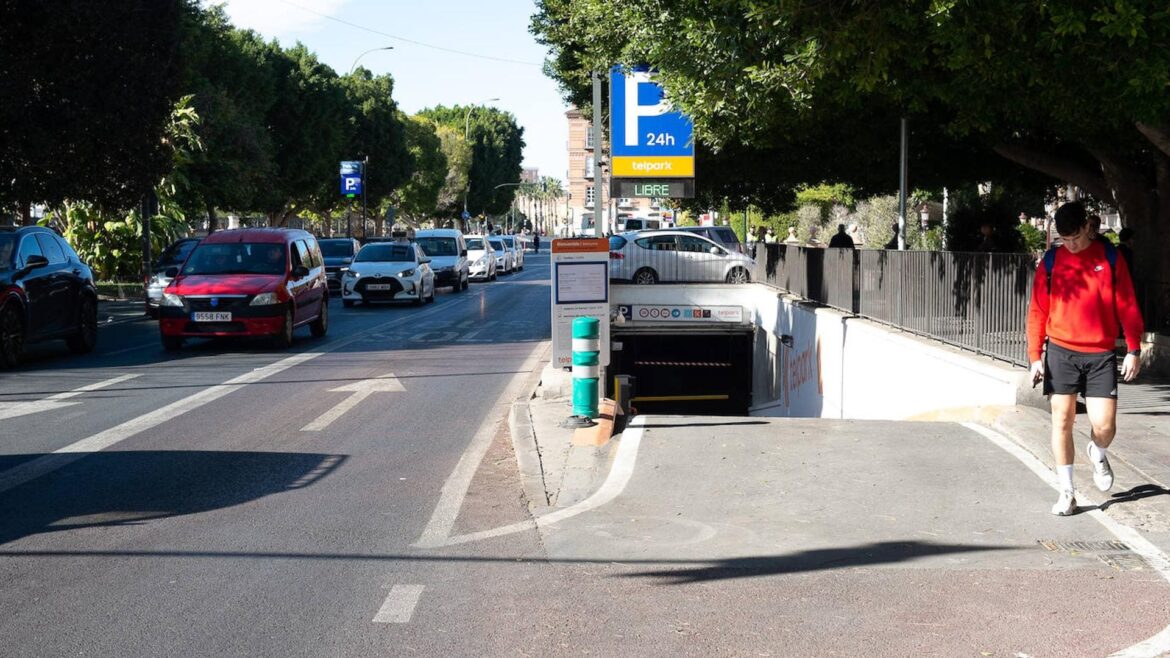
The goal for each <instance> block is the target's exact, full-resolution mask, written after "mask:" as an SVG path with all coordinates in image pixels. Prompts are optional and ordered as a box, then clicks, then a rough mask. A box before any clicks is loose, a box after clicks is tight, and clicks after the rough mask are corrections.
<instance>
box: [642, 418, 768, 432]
mask: <svg viewBox="0 0 1170 658" xmlns="http://www.w3.org/2000/svg"><path fill="white" fill-rule="evenodd" d="M767 424H768V421H766V420H732V421H727V422H726V423H686V422H682V423H658V422H650V423H646V424H645V425H642V427H643V428H644V429H648V430H656V429H666V428H668V427H731V426H734V425H767Z"/></svg>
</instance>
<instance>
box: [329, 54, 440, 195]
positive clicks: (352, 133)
mask: <svg viewBox="0 0 1170 658" xmlns="http://www.w3.org/2000/svg"><path fill="white" fill-rule="evenodd" d="M341 84H342V87H343V88H344V89H345V100H346V111H347V112H348V115H349V118H348V121H347V124H348V126H349V132H348V134H347V135H345V140H346V146H345V147H343V148H344V153H346V154H347V155H346V158H345V159H353V160H361V159H363V158H365V157H367V156H368V157H369V159H370V161H369V165H368V167H367V171H366V201H367V202H368V203H369V204H370V205H371V206H380V205H381V204H382V202H383V201H385V200H386V199H387V198H388V197H389V196H390V195H391V194H393V193H394V191H395V190H397V189H399V188H400V187H401V186H403V185H404V184H406V183H407V182H408V181H409V182H412V183H417V182H418V181H419V180H424V179H425V180H426V181H427V183H426V184H427V185H429V183H430V180H431V178H432V177H433V168H434V165H435V163H434V162H433V160H432V161H428V162H425V163H423V165H422V167H418V163H416V161H415V158H416V157H427V158H433V157H434V156H435V155H436V154H438V140H437V138H436V139H435V140H434V141H433V142H432V141H429V140H427V138H426V136H425V134H424V132H422V131H421V130H425V128H423V127H422V126H407V125H406V122H407V117H405V116H403V115H402V113H401V112H399V111H398V105H397V104H396V103H395V102H394V99H393V98H392V94H393V92H394V79H393V78H392V77H390V76H389V75H380V76H373V75H371V74H370V72H369V71H367V70H366V69H364V68H358V69H357V71H355V72H354V73H352V74H350V75H348V76H345V77H344V78H342V79H341ZM412 129H413V130H414V132H413V133H412V134H408V131H410V130H412ZM418 129H421V130H418ZM429 134H431V135H434V131H433V130H430V131H429ZM411 138H413V139H414V141H413V142H412V141H411ZM431 147H434V148H433V150H430V151H428V150H427V149H430V148H431ZM326 155H328V154H326ZM338 159H339V158H336V157H331V158H327V160H328V167H329V169H330V174H329V175H325V176H324V177H323V178H322V180H323V181H324V182H325V186H326V187H327V188H328V189H327V190H325V191H324V194H323V198H322V199H320V200H319V202H324V203H330V202H332V201H334V200H336V199H337V194H336V192H335V191H334V185H335V182H334V181H335V179H336V176H335V175H333V173H334V172H335V171H336V167H337V162H336V161H337V160H338ZM427 167H430V169H428V170H426V171H425V172H422V177H421V178H420V179H415V178H413V177H412V172H413V173H419V171H420V169H426V168H427ZM419 191H420V189H419V187H418V185H417V184H416V185H415V187H414V189H413V190H412V191H411V193H412V194H414V193H418V192H419ZM424 195H425V192H424ZM414 201H415V202H418V201H419V199H414ZM412 208H414V210H413V212H415V214H416V215H417V214H419V213H427V212H429V211H430V210H433V206H432V208H429V209H426V210H417V207H412Z"/></svg>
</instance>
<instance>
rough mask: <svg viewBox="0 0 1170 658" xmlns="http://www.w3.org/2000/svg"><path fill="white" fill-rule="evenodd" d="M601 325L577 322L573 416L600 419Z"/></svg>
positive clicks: (593, 320)
mask: <svg viewBox="0 0 1170 658" xmlns="http://www.w3.org/2000/svg"><path fill="white" fill-rule="evenodd" d="M600 328H601V322H600V321H599V320H598V319H597V318H589V317H584V318H574V319H573V415H574V416H584V417H585V418H597V416H598V415H599V414H598V410H597V403H598V396H597V384H598V382H599V381H600V377H601V364H600V361H599V356H600V355H601V340H600Z"/></svg>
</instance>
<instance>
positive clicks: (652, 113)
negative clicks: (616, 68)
mask: <svg viewBox="0 0 1170 658" xmlns="http://www.w3.org/2000/svg"><path fill="white" fill-rule="evenodd" d="M643 82H650V73H649V72H648V71H631V72H630V73H628V74H626V108H625V110H626V146H639V143H638V119H640V118H642V117H656V116H661V115H663V114H666V113H667V112H669V111H670V103H668V102H666V101H665V100H659V101H658V104H657V105H639V104H638V84H639V83H643Z"/></svg>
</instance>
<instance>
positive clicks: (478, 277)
mask: <svg viewBox="0 0 1170 658" xmlns="http://www.w3.org/2000/svg"><path fill="white" fill-rule="evenodd" d="M463 241H464V243H465V244H466V245H467V263H468V268H469V269H468V272H469V274H470V276H471V280H472V281H495V280H496V252H495V250H494V249H492V245H491V242H489V241H488V239H487V236H483V235H465V236H463Z"/></svg>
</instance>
